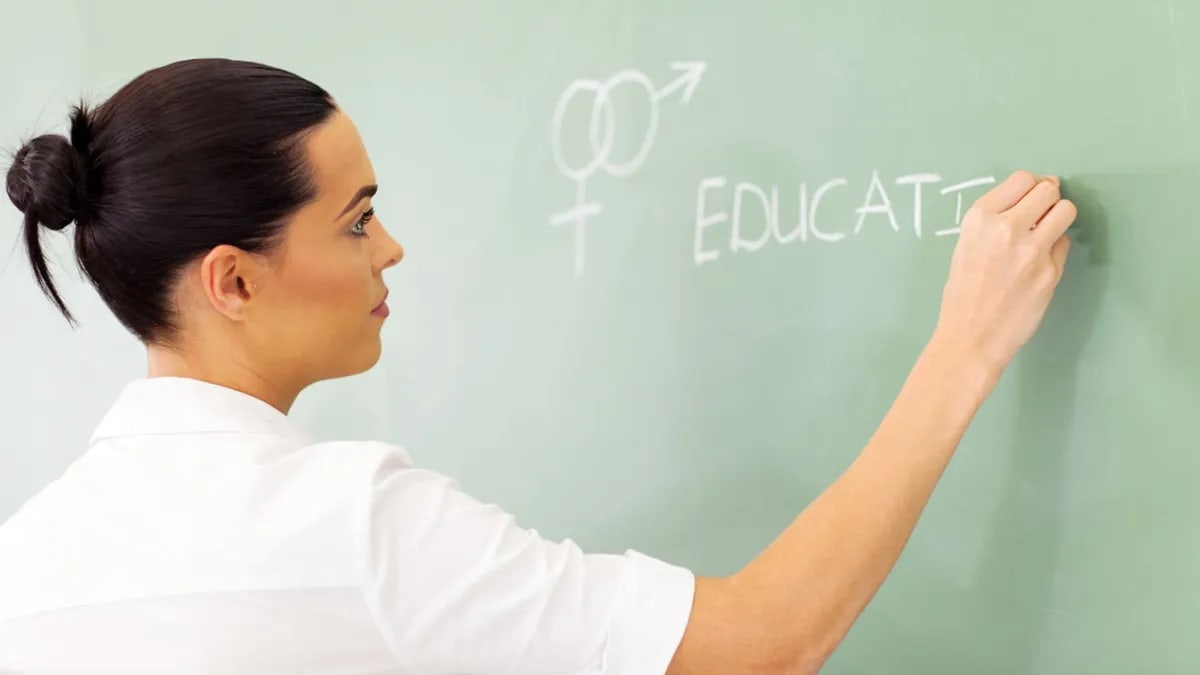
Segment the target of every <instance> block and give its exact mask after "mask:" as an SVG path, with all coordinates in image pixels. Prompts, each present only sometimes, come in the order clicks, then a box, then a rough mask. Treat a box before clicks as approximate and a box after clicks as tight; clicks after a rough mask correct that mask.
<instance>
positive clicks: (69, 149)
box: [6, 134, 88, 230]
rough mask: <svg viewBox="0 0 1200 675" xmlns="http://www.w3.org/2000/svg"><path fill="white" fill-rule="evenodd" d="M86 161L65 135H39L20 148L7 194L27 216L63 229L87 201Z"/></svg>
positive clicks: (79, 212)
mask: <svg viewBox="0 0 1200 675" xmlns="http://www.w3.org/2000/svg"><path fill="white" fill-rule="evenodd" d="M87 173H88V170H87V161H86V158H85V156H84V154H83V153H81V152H80V150H79V149H78V148H77V147H76V146H74V145H72V144H71V142H70V141H69V140H67V138H66V137H65V136H59V135H56V134H50V135H46V136H38V137H37V138H35V139H33V140H32V141H30V142H29V143H28V144H26V145H25V147H23V148H21V149H20V150H19V151H17V155H16V157H15V158H14V159H13V164H12V166H11V167H9V169H8V179H7V181H6V188H7V190H8V198H9V199H11V200H12V203H13V205H15V206H16V207H17V208H18V209H20V210H21V212H22V213H24V214H25V215H26V217H30V218H33V219H34V220H36V221H37V222H39V223H41V224H42V225H44V226H46V227H48V228H50V229H52V230H61V229H63V228H65V227H66V226H67V225H70V224H71V223H72V222H73V221H76V220H78V219H79V216H80V214H81V213H82V212H83V209H84V206H85V205H86V204H87V197H88V195H87V185H88V176H87Z"/></svg>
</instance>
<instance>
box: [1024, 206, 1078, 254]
mask: <svg viewBox="0 0 1200 675" xmlns="http://www.w3.org/2000/svg"><path fill="white" fill-rule="evenodd" d="M1078 216H1079V210H1078V209H1077V208H1075V203H1074V202H1072V201H1071V200H1070V199H1060V200H1058V201H1057V202H1056V203H1055V204H1054V206H1053V207H1051V208H1050V210H1049V211H1047V212H1046V215H1044V216H1042V219H1041V220H1039V221H1038V224H1037V228H1035V229H1034V231H1033V236H1035V237H1038V238H1039V239H1040V240H1041V241H1042V242H1043V243H1045V244H1049V243H1050V242H1057V241H1058V240H1059V238H1060V237H1062V236H1063V234H1065V233H1066V231H1067V228H1068V227H1071V223H1074V222H1075V219H1076V218H1077V217H1078ZM1056 245H1057V243H1056Z"/></svg>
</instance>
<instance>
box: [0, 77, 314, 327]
mask: <svg viewBox="0 0 1200 675" xmlns="http://www.w3.org/2000/svg"><path fill="white" fill-rule="evenodd" d="M335 110H336V106H335V104H334V102H333V99H332V97H331V96H330V95H329V94H328V93H327V92H326V91H325V90H324V89H322V88H321V87H319V86H317V85H315V84H313V83H312V82H309V81H307V80H305V79H303V78H301V77H299V76H297V75H295V74H293V73H289V72H287V71H284V70H280V69H278V68H274V67H270V66H266V65H262V64H257V63H248V62H244V61H232V60H227V59H194V60H188V61H180V62H177V63H173V64H171V65H167V66H164V67H161V68H157V69H154V70H150V71H148V72H146V73H144V74H142V75H141V76H139V77H137V78H136V79H134V80H133V81H131V82H129V83H128V84H127V85H125V86H124V87H122V88H121V89H120V90H119V91H117V93H116V94H114V95H113V96H112V97H111V98H109V99H108V100H107V101H106V102H105V103H103V104H102V105H101V106H99V107H98V108H96V109H95V110H92V109H90V108H88V107H87V106H85V105H80V106H77V107H76V108H74V110H73V111H72V113H71V116H70V137H69V138H68V137H66V136H61V135H53V134H52V135H45V136H39V137H37V138H34V139H33V140H31V141H29V142H28V143H27V144H25V146H24V147H22V148H21V149H20V150H19V151H18V152H17V153H16V155H15V157H14V159H13V163H12V166H10V167H9V170H8V177H7V181H6V187H7V191H8V196H9V199H11V200H12V202H13V204H14V205H16V207H17V208H18V209H20V210H21V212H22V213H24V216H25V218H24V239H25V246H26V249H27V250H28V253H29V260H30V263H31V264H32V266H33V273H34V276H35V277H36V279H37V282H38V285H39V286H40V287H41V289H42V291H43V292H44V293H45V294H46V296H47V297H49V298H50V300H51V301H53V302H54V304H55V305H57V306H58V308H59V309H60V310H61V311H62V313H63V315H64V316H65V317H66V318H67V320H68V321H71V322H72V323H73V318H72V316H71V313H70V311H69V310H68V309H67V306H66V304H65V303H64V302H63V300H62V297H61V296H60V295H59V293H58V290H57V289H56V288H55V286H54V282H53V280H52V278H51V274H50V270H49V268H48V267H47V265H46V259H45V255H44V254H43V251H42V243H41V228H42V227H45V228H49V229H51V230H56V231H57V230H63V229H64V228H66V227H67V226H68V225H70V224H71V223H74V224H75V232H74V244H75V254H76V258H77V260H78V264H79V268H80V269H81V270H82V272H83V273H84V275H85V276H86V277H87V278H88V280H89V281H91V283H92V284H93V285H94V286H95V287H96V290H97V291H98V292H99V294H100V297H101V298H102V299H103V300H104V302H105V303H106V304H107V305H108V307H109V308H110V309H111V310H112V311H113V313H114V314H115V315H116V316H117V318H118V319H119V320H120V321H121V323H122V324H124V325H125V327H126V328H128V329H129V330H130V331H131V332H132V333H133V334H134V335H136V336H137V337H138V338H139V339H140V340H142V341H143V342H147V343H149V342H154V341H160V340H169V339H170V338H171V336H172V334H173V333H174V331H175V330H176V328H177V325H176V322H175V317H174V312H173V310H172V308H171V302H170V297H171V292H172V289H173V288H174V285H175V281H176V279H177V277H178V274H179V271H180V269H181V268H182V267H183V266H184V265H186V264H187V263H189V262H191V261H193V260H195V259H196V258H198V257H200V256H202V255H204V254H205V253H207V252H208V251H209V250H211V249H212V248H213V247H215V246H218V245H220V244H230V245H233V246H237V247H238V248H241V249H243V250H246V251H249V252H252V253H262V252H266V251H268V250H269V249H270V248H271V247H272V246H273V245H274V244H276V243H277V242H278V241H279V240H280V238H281V237H280V234H281V231H282V228H283V225H284V223H285V222H286V221H287V219H288V217H289V216H291V215H292V214H294V213H295V212H296V211H297V210H298V209H299V208H300V207H301V206H303V205H304V204H305V203H307V202H309V201H310V200H312V199H313V198H314V197H315V187H314V186H313V182H312V176H311V172H310V169H309V166H308V163H307V160H306V155H305V153H304V146H303V139H304V138H305V137H306V135H307V132H309V131H311V130H312V129H313V128H314V127H316V126H318V125H320V124H322V123H324V122H326V121H327V120H328V119H329V118H330V117H332V116H333V114H334V111H335Z"/></svg>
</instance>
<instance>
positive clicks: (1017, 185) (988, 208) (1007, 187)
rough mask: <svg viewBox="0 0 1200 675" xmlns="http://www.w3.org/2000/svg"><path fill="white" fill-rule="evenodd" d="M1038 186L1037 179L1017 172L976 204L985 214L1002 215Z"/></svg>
mask: <svg viewBox="0 0 1200 675" xmlns="http://www.w3.org/2000/svg"><path fill="white" fill-rule="evenodd" d="M1035 185H1037V178H1036V177H1035V176H1034V175H1033V174H1031V173H1029V172H1028V171H1017V172H1016V173H1014V174H1013V175H1011V176H1009V177H1008V178H1006V179H1005V180H1004V182H1003V183H1000V184H999V185H997V186H996V187H994V188H992V189H991V190H988V191H987V193H985V194H984V195H983V196H982V197H980V198H979V199H978V201H976V202H975V204H976V206H978V207H979V208H980V209H982V210H983V211H984V212H985V213H1000V212H1002V211H1007V210H1009V209H1010V208H1012V207H1013V205H1015V204H1016V203H1017V202H1019V201H1021V198H1022V197H1024V196H1025V195H1026V194H1029V191H1030V190H1032V189H1033V188H1034V186H1035Z"/></svg>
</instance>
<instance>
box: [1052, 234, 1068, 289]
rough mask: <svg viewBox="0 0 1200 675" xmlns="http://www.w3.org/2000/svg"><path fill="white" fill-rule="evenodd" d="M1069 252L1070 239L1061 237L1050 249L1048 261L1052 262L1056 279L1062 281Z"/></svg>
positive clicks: (1064, 236)
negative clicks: (1056, 273) (1056, 275)
mask: <svg viewBox="0 0 1200 675" xmlns="http://www.w3.org/2000/svg"><path fill="white" fill-rule="evenodd" d="M1070 252H1071V238H1070V237H1068V236H1066V235H1063V236H1061V237H1059V238H1058V241H1056V242H1054V245H1053V246H1051V247H1050V259H1051V260H1053V261H1054V269H1055V270H1056V271H1057V272H1058V279H1060V280H1061V279H1062V275H1063V271H1064V270H1065V269H1066V268H1067V254H1068V253H1070Z"/></svg>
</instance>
